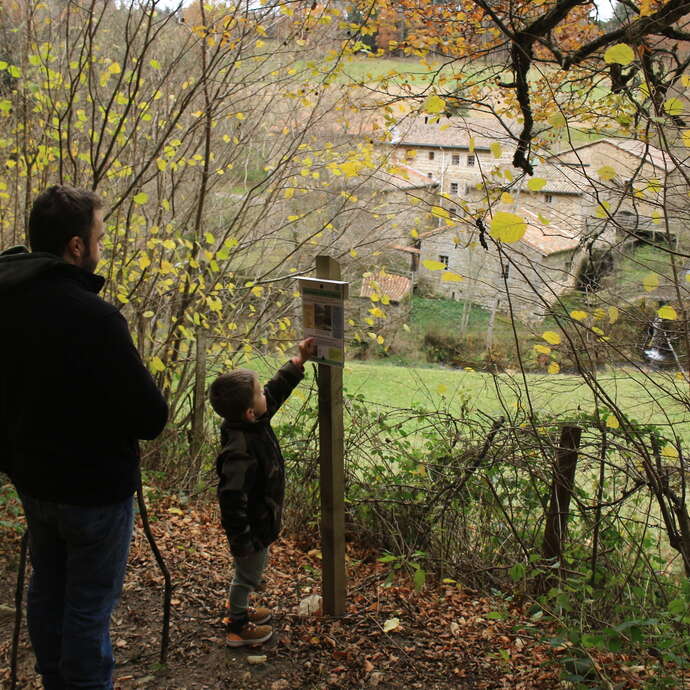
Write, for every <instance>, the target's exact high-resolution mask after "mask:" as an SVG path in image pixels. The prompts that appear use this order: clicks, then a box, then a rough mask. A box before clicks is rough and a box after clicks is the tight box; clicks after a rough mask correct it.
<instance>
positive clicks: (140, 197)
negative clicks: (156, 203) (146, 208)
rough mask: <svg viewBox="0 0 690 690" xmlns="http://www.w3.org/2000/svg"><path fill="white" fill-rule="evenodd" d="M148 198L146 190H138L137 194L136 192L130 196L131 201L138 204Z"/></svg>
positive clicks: (143, 202)
mask: <svg viewBox="0 0 690 690" xmlns="http://www.w3.org/2000/svg"><path fill="white" fill-rule="evenodd" d="M148 200H149V195H148V194H147V193H146V192H139V194H136V195H135V196H134V197H132V201H133V202H134V203H135V204H138V205H139V206H141V205H142V204H145V203H146V202H147V201H148Z"/></svg>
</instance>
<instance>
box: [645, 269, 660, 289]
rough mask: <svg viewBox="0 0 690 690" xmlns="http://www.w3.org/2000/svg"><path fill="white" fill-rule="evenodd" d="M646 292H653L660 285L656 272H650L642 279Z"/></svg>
mask: <svg viewBox="0 0 690 690" xmlns="http://www.w3.org/2000/svg"><path fill="white" fill-rule="evenodd" d="M642 287H643V288H644V289H645V292H652V291H653V290H656V289H657V288H658V287H659V276H658V275H657V274H656V273H648V274H647V275H646V276H645V277H644V280H643V281H642Z"/></svg>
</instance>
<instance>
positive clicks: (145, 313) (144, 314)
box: [142, 309, 155, 319]
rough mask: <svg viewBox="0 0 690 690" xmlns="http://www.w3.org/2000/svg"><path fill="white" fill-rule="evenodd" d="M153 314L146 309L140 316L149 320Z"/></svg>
mask: <svg viewBox="0 0 690 690" xmlns="http://www.w3.org/2000/svg"><path fill="white" fill-rule="evenodd" d="M154 313H155V312H153V311H151V310H150V309H147V310H146V311H145V312H144V313H143V314H142V316H143V317H144V318H145V319H150V318H151V317H152V316H153V315H154Z"/></svg>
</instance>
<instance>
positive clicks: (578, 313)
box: [570, 309, 589, 321]
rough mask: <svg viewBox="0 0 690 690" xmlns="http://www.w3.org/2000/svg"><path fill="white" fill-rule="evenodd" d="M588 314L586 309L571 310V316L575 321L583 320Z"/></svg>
mask: <svg viewBox="0 0 690 690" xmlns="http://www.w3.org/2000/svg"><path fill="white" fill-rule="evenodd" d="M588 316H589V314H588V313H587V312H586V311H580V310H579V309H575V311H571V312H570V318H572V319H575V321H582V320H583V319H586V318H587V317H588Z"/></svg>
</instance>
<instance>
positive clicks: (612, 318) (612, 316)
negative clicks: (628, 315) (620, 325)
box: [609, 307, 619, 324]
mask: <svg viewBox="0 0 690 690" xmlns="http://www.w3.org/2000/svg"><path fill="white" fill-rule="evenodd" d="M618 316H619V312H618V307H609V323H611V324H613V323H616V321H618Z"/></svg>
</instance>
